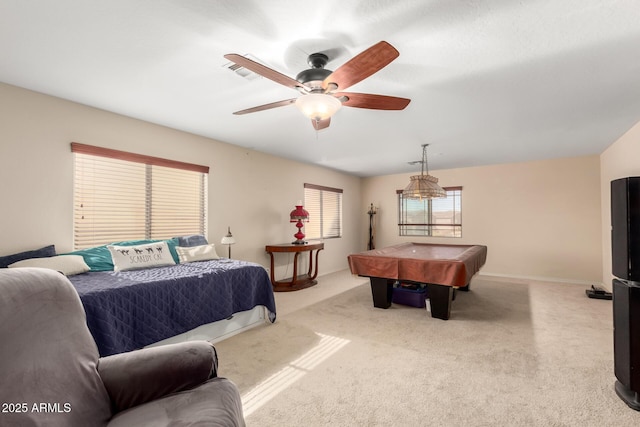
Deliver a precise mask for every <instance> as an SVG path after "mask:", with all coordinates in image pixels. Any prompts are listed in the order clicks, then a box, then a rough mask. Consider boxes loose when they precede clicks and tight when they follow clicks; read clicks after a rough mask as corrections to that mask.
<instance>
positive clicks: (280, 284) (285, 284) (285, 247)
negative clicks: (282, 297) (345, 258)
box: [265, 242, 324, 292]
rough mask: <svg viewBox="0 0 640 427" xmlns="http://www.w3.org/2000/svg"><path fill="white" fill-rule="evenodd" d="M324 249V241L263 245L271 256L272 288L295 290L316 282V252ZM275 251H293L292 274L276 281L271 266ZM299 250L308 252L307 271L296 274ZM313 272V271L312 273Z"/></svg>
mask: <svg viewBox="0 0 640 427" xmlns="http://www.w3.org/2000/svg"><path fill="white" fill-rule="evenodd" d="M322 249H324V243H322V242H309V243H307V244H305V245H294V244H293V243H281V244H279V245H267V246H265V250H266V251H267V252H269V255H270V256H271V284H272V286H273V290H274V291H276V292H286V291H297V290H300V289H304V288H308V287H309V286H313V285H315V284H316V283H318V282H317V280H315V279H316V276H318V253H319V252H320V251H321V250H322ZM314 250H315V251H316V255H315V270H314V268H313V266H314V260H313V258H314V257H313V251H314ZM276 252H287V253H293V254H294V255H293V276H292V277H290V278H288V279H285V280H282V281H277V280H276V279H275V277H274V275H273V274H274V270H275V269H274V267H273V254H274V253H276ZM300 252H309V272H308V273H307V274H303V275H301V276H298V255H300ZM312 272H313V273H312Z"/></svg>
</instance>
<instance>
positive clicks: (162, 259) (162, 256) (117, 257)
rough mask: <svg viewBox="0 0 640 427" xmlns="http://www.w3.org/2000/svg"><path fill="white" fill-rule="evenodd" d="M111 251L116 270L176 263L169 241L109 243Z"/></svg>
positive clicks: (108, 246)
mask: <svg viewBox="0 0 640 427" xmlns="http://www.w3.org/2000/svg"><path fill="white" fill-rule="evenodd" d="M107 248H108V249H109V252H111V259H112V260H113V269H114V271H126V270H136V269H140V268H149V267H161V266H164V265H174V264H175V263H176V262H175V261H174V260H173V257H172V256H171V252H170V251H169V246H168V245H167V242H155V243H147V244H144V245H136V246H115V245H107Z"/></svg>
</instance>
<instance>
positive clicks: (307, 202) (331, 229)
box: [304, 183, 342, 239]
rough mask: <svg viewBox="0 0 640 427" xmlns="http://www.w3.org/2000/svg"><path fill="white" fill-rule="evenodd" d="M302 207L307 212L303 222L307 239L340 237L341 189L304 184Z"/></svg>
mask: <svg viewBox="0 0 640 427" xmlns="http://www.w3.org/2000/svg"><path fill="white" fill-rule="evenodd" d="M304 208H305V209H306V210H307V211H308V212H309V222H307V223H305V234H306V236H307V238H308V239H328V238H335V237H342V190H341V189H339V188H331V187H324V186H320V185H315V184H307V183H305V184H304Z"/></svg>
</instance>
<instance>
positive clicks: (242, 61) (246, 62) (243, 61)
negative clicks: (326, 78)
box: [224, 53, 304, 89]
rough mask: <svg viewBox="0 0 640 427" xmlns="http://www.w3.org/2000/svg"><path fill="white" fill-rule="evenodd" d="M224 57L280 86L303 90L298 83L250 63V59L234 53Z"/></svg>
mask: <svg viewBox="0 0 640 427" xmlns="http://www.w3.org/2000/svg"><path fill="white" fill-rule="evenodd" d="M224 57H225V58H227V59H228V60H229V61H231V62H235V63H236V64H238V65H242V66H243V67H244V68H246V69H247V70H250V71H253V72H254V73H257V74H260V75H261V76H262V77H266V78H268V79H269V80H273V81H274V82H276V83H280V84H281V85H284V86H287V87H290V88H292V89H298V88H304V85H303V84H302V83H300V82H299V81H297V80H295V79H292V78H291V77H288V76H285V75H284V74H282V73H279V72H277V71H276V70H274V69H272V68H269V67H267V66H264V65H262V64H259V63H257V62H255V61H252V60H251V59H249V58H246V57H244V56H242V55H238V54H236V53H229V54H227V55H225V56H224Z"/></svg>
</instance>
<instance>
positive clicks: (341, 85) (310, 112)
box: [224, 41, 411, 130]
mask: <svg viewBox="0 0 640 427" xmlns="http://www.w3.org/2000/svg"><path fill="white" fill-rule="evenodd" d="M399 55H400V54H399V53H398V51H397V50H396V48H394V47H393V46H391V45H390V44H389V43H387V42H385V41H381V42H379V43H377V44H375V45H373V46H371V47H370V48H368V49H367V50H365V51H364V52H361V53H360V54H358V55H356V56H354V57H353V58H351V59H350V60H349V61H347V62H346V63H345V64H343V65H342V66H340V67H339V68H338V69H337V70H335V71H331V70H327V69H325V68H324V67H325V65H327V62H328V61H329V57H328V56H327V55H325V54H324V53H313V54H311V55H309V57H308V59H307V62H308V64H309V66H310V67H311V68H310V69H308V70H304V71H302V72H300V73H299V74H298V75H297V76H296V78H295V79H292V78H290V77H288V76H286V75H284V74H281V73H279V72H277V71H275V70H273V69H271V68H269V67H266V66H264V65H262V64H259V63H258V62H255V61H252V60H251V59H248V58H246V57H245V56H242V55H238V54H235V53H230V54H227V55H225V56H224V57H225V58H226V59H228V60H230V61H232V62H234V63H236V64H238V65H240V66H242V67H244V68H246V69H248V70H250V71H253V72H254V73H256V74H259V75H261V76H263V77H266V78H268V79H270V80H273V81H274V82H276V83H280V84H281V85H284V86H287V87H290V88H292V89H295V90H297V91H299V92H300V93H301V96H299V97H298V98H292V99H285V100H283V101H277V102H272V103H269V104H265V105H260V106H258V107H253V108H247V109H246V110H240V111H236V112H235V113H233V114H237V115H241V114H248V113H255V112H256V111H263V110H269V109H271V108H277V107H283V106H285V105H290V104H294V103H295V104H296V106H298V108H300V110H301V111H302V112H303V114H305V115H306V116H307V117H309V118H310V119H311V123H312V124H313V127H314V128H315V129H316V130H320V129H324V128H327V127H329V124H330V123H331V116H332V115H333V114H334V113H335V112H336V111H337V110H338V109H339V108H340V107H341V106H343V105H344V106H346V107H356V108H367V109H372V110H402V109H404V108H405V107H406V106H407V105H408V104H409V102H411V100H410V99H407V98H398V97H395V96H386V95H374V94H370V93H354V92H339V91H342V90H345V89H347V88H348V87H350V86H353V85H354V84H356V83H358V82H360V81H362V80H364V79H366V78H367V77H369V76H371V75H372V74H374V73H377V72H378V71H380V70H381V69H382V68H384V67H385V66H387V65H388V64H389V63H391V61H393V60H394V59H396V58H397V57H398V56H399Z"/></svg>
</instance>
